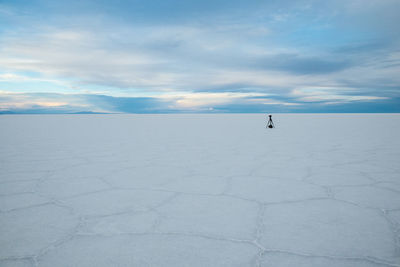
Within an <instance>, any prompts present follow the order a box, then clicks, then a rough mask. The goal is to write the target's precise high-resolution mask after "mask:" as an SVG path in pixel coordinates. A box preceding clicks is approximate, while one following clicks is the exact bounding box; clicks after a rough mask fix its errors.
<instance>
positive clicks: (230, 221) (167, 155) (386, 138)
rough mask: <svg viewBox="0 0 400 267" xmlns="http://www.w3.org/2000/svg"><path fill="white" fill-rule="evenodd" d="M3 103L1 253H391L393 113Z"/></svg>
mask: <svg viewBox="0 0 400 267" xmlns="http://www.w3.org/2000/svg"><path fill="white" fill-rule="evenodd" d="M274 121H275V124H276V126H277V128H276V129H272V130H271V129H265V128H264V127H265V122H266V120H265V116H264V115H31V116H1V117H0V128H1V131H0V151H1V153H0V230H1V231H0V266H51V267H55V266H63V267H68V266H71V267H72V266H74V267H76V266H174V267H175V266H272V267H276V266H277V267H280V266H290V267H291V266H293V267H298V266H299V267H302V266H305V267H308V266H317V267H318V266H323V267H333V266H345V267H361V266H362V267H364V266H367V267H370V266H371V267H372V266H400V115H399V114H398V115H394V114H386V115H379V114H375V115H371V114H370V115H347V114H341V115H326V114H325V115H322V114H321V115H300V114H298V115H283V114H277V115H274Z"/></svg>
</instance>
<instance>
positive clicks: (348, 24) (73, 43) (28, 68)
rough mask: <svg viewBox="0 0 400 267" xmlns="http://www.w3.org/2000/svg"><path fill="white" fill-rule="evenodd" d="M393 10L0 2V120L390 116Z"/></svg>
mask: <svg viewBox="0 0 400 267" xmlns="http://www.w3.org/2000/svg"><path fill="white" fill-rule="evenodd" d="M399 14H400V0H330V1H325V0H320V1H316V0H290V1H289V0H279V1H278V0H270V1H268V0H264V1H260V0H252V1H244V0H202V1H197V0H130V1H128V0H80V1H75V0H69V1H66V0H58V1H54V0H0V114H14V113H16V114H18V113H29V114H31V113H32V114H41V113H265V112H266V113H274V112H276V113H286V112H295V113H308V112H317V113H324V112H340V113H352V112H357V113H363V112H400V27H399V25H400V15H399Z"/></svg>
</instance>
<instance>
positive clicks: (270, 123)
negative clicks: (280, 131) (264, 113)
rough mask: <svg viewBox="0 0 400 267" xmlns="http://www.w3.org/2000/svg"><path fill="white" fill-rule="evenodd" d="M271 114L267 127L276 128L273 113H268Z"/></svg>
mask: <svg viewBox="0 0 400 267" xmlns="http://www.w3.org/2000/svg"><path fill="white" fill-rule="evenodd" d="M268 116H269V120H268V123H267V128H275V126H274V123H273V122H272V115H268Z"/></svg>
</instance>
